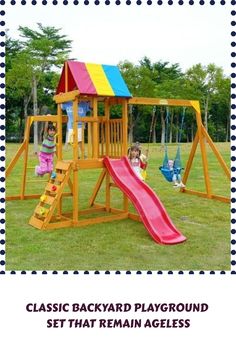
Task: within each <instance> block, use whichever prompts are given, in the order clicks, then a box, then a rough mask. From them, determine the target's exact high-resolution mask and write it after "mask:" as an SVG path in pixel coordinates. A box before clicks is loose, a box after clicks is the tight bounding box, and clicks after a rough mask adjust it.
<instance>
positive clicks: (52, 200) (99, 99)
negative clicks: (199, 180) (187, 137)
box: [6, 61, 230, 230]
mask: <svg viewBox="0 0 236 354" xmlns="http://www.w3.org/2000/svg"><path fill="white" fill-rule="evenodd" d="M54 101H55V103H56V104H57V114H56V115H47V116H31V117H28V119H27V122H26V127H25V135H24V141H23V143H22V145H21V146H20V148H19V150H18V151H17V153H16V155H15V157H14V158H13V160H12V161H11V162H10V164H9V166H8V168H7V170H6V177H8V176H9V175H10V173H11V172H12V170H13V168H14V166H15V165H16V163H17V161H18V159H19V157H20V156H21V155H23V158H24V164H23V173H22V180H21V189H20V194H19V195H16V196H7V198H6V199H7V200H16V199H21V200H24V199H32V198H39V202H38V204H37V206H36V208H35V210H34V212H33V215H32V217H31V218H30V221H29V223H30V225H32V226H34V227H36V228H38V229H44V230H45V229H55V228H62V227H78V226H85V225H91V224H96V223H101V222H108V221H113V220H120V219H125V218H131V219H133V220H140V216H138V215H136V214H134V213H131V212H130V211H129V206H128V204H129V198H128V196H127V194H126V193H123V208H122V209H116V208H113V207H112V205H111V202H112V201H111V188H113V187H117V184H116V183H115V182H114V180H112V178H111V175H110V174H109V171H108V169H107V167H106V165H105V164H104V157H106V156H107V157H109V158H111V159H121V158H122V156H126V155H127V149H128V139H127V132H128V105H130V104H132V105H150V106H158V105H159V106H180V107H191V108H192V109H193V111H194V112H195V115H196V122H197V132H196V135H195V138H194V141H193V144H192V148H191V152H190V156H189V159H188V161H187V164H186V167H185V170H184V174H183V178H182V180H183V183H184V184H185V185H186V188H182V189H181V192H183V193H188V194H195V195H197V196H200V197H204V198H209V199H216V200H219V201H223V202H229V198H227V197H224V196H219V195H215V194H213V193H212V189H211V182H210V175H209V169H208V161H207V151H206V143H208V145H209V147H210V148H211V149H212V151H213V153H214V154H215V156H216V158H217V160H218V161H219V164H220V166H221V167H222V169H223V171H224V172H225V174H226V176H227V177H228V178H229V179H230V171H229V168H228V167H227V165H226V163H225V161H224V160H223V158H222V156H221V155H220V153H219V151H218V150H217V148H216V146H215V145H214V143H213V141H212V139H211V138H210V136H209V134H208V133H207V131H206V129H205V128H204V126H203V123H202V119H201V112H200V105H199V102H198V101H189V100H175V99H160V98H142V97H132V96H131V94H130V92H129V90H128V88H127V86H126V84H125V82H124V80H123V78H122V76H121V74H120V72H119V69H118V67H116V66H109V65H98V64H85V63H81V62H76V61H68V62H66V63H65V64H64V68H63V71H62V74H61V78H60V81H59V84H58V87H57V92H56V95H55V96H54ZM82 101H85V102H89V103H90V106H91V114H90V116H88V117H83V118H82V117H80V116H79V115H78V104H79V103H80V102H82ZM65 102H73V139H72V140H73V141H72V143H71V145H72V158H71V160H64V158H63V149H62V146H63V144H62V127H63V124H66V123H67V116H66V115H64V114H63V112H62V107H61V105H62V104H63V103H65ZM98 105H102V107H103V112H104V114H103V115H102V116H101V115H99V112H98ZM116 105H120V106H121V108H122V117H121V118H111V116H110V112H111V108H112V107H113V106H116ZM35 121H42V122H46V121H52V122H53V123H54V124H55V125H56V128H57V137H56V139H57V143H56V146H57V152H56V158H57V162H55V172H54V173H53V174H52V175H51V176H50V178H49V180H48V182H47V183H46V186H45V190H44V191H43V193H42V194H26V193H25V187H26V175H27V171H28V170H27V166H28V147H29V137H30V126H31V124H32V123H33V122H35ZM79 121H81V122H83V123H86V124H87V142H86V144H87V145H86V156H85V143H84V139H83V140H82V148H81V152H79V147H78V143H77V141H78V129H77V127H78V122H79ZM198 144H199V145H200V151H201V156H202V166H203V174H204V181H205V188H206V191H205V192H204V193H203V192H199V191H196V190H191V189H188V188H187V181H188V177H189V173H190V170H191V167H192V163H193V159H194V156H195V153H196V149H197V146H198ZM79 153H80V158H78V156H79ZM83 169H100V170H101V173H100V176H99V178H98V180H97V183H96V185H95V186H94V189H93V191H92V194H91V197H90V200H89V203H88V208H87V209H83V210H81V208H80V200H79V188H80V180H79V174H78V172H79V171H80V170H83ZM103 182H104V183H105V193H106V195H105V204H104V205H100V204H97V203H96V202H95V201H96V197H97V195H98V192H99V190H100V188H101V186H102V184H103ZM68 186H69V190H70V191H69V192H65V187H68ZM68 196H71V197H72V199H73V201H72V204H73V210H72V211H71V212H63V198H64V197H68ZM101 211H103V212H104V213H103V214H106V215H100V216H99V215H98V216H96V217H91V218H84V217H83V216H84V215H87V214H89V213H95V212H101Z"/></svg>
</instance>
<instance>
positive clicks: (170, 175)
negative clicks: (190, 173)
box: [159, 166, 183, 182]
mask: <svg viewBox="0 0 236 354" xmlns="http://www.w3.org/2000/svg"><path fill="white" fill-rule="evenodd" d="M159 170H160V171H161V173H162V174H163V176H164V177H165V179H166V180H167V181H168V182H172V181H173V175H174V174H176V175H177V176H178V175H179V174H181V170H183V168H175V169H173V170H170V169H169V168H168V167H164V166H160V167H159Z"/></svg>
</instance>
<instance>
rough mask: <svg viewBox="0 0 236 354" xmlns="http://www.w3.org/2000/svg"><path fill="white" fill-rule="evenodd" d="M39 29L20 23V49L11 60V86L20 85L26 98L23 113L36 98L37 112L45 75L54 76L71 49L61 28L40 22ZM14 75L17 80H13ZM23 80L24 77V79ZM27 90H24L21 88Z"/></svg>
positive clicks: (26, 112)
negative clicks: (39, 92) (23, 25)
mask: <svg viewBox="0 0 236 354" xmlns="http://www.w3.org/2000/svg"><path fill="white" fill-rule="evenodd" d="M37 25H38V30H32V29H30V28H28V27H22V26H20V27H19V31H20V36H21V37H22V38H23V40H22V41H21V42H20V51H19V52H18V53H17V55H16V56H15V58H14V60H12V67H11V68H10V69H9V72H8V76H9V85H10V87H15V88H16V87H17V88H18V89H19V88H20V90H21V91H20V90H19V92H21V93H22V95H21V96H22V100H23V101H24V115H25V116H27V115H28V106H29V103H30V102H33V114H34V115H37V114H38V106H39V103H38V91H39V90H40V89H41V90H42V89H44V87H43V85H45V82H46V81H47V80H46V76H48V78H53V75H50V73H52V72H55V70H56V68H57V67H59V66H61V65H62V64H63V62H64V61H65V60H67V59H68V55H69V53H70V51H71V40H69V39H67V38H66V36H65V35H61V34H60V33H59V32H60V31H61V29H60V28H59V29H58V28H54V27H47V26H46V27H44V26H43V25H42V24H40V23H38V24H37ZM19 64H20V65H21V69H20V70H21V79H20V78H18V77H19V75H17V73H18V69H19V66H20V65H19ZM14 78H15V79H16V80H17V84H16V83H14ZM22 81H25V82H24V83H22ZM49 86H50V85H49ZM46 90H47V89H46V88H45V91H46ZM22 91H24V92H22ZM34 142H35V145H34V149H35V152H36V151H37V146H38V131H37V124H36V123H35V130H34Z"/></svg>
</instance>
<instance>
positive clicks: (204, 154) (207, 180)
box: [196, 111, 212, 198]
mask: <svg viewBox="0 0 236 354" xmlns="http://www.w3.org/2000/svg"><path fill="white" fill-rule="evenodd" d="M196 119H197V127H198V136H199V143H200V149H201V155H202V165H203V173H204V179H205V186H206V193H207V197H208V198H211V195H212V192H211V182H210V177H209V170H208V162H207V152H206V142H205V140H206V139H205V136H204V135H203V134H202V127H203V125H202V119H201V113H200V111H199V112H198V111H196Z"/></svg>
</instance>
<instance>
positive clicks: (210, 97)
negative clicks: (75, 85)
mask: <svg viewBox="0 0 236 354" xmlns="http://www.w3.org/2000/svg"><path fill="white" fill-rule="evenodd" d="M37 26H38V28H37V30H33V29H31V28H29V27H23V26H20V27H19V34H20V39H14V38H10V37H9V36H7V38H6V54H7V55H6V87H7V89H6V90H7V135H14V134H15V135H16V134H17V133H18V132H21V133H23V129H24V120H25V118H26V117H27V116H28V115H31V114H36V113H39V114H45V113H46V112H48V111H50V112H52V113H54V112H55V104H54V102H53V99H52V97H53V94H54V92H55V88H56V86H57V84H58V80H59V76H60V72H59V69H61V67H62V65H63V63H64V61H66V60H67V59H68V57H69V55H70V52H71V44H72V42H71V40H70V39H68V38H67V37H66V36H65V35H63V34H61V29H60V28H54V27H47V26H43V25H42V24H40V23H38V24H37ZM118 66H119V68H120V70H121V73H122V75H123V77H124V79H125V82H126V84H127V86H128V88H129V90H130V92H131V93H132V95H133V96H137V97H159V98H167V99H168V98H175V99H187V100H199V101H200V104H201V109H202V117H203V122H204V124H205V127H206V129H207V130H208V131H209V133H210V135H211V136H212V138H213V139H214V140H216V141H228V140H229V127H230V123H229V122H230V78H229V77H226V76H225V75H224V73H223V70H222V68H220V67H217V66H216V65H215V64H214V63H211V64H209V65H207V66H204V65H202V64H200V63H199V64H197V65H193V66H192V67H191V68H189V69H188V70H186V72H183V71H182V69H181V67H180V66H179V64H178V63H170V62H168V61H164V60H157V61H156V62H152V61H151V60H150V59H149V58H148V57H144V58H142V59H140V61H139V63H137V64H133V63H132V62H130V61H128V60H125V61H123V62H120V63H119V64H118ZM60 71H61V70H60ZM111 114H112V116H114V117H118V116H120V114H121V109H120V107H119V106H117V107H114V108H113V109H112V112H111ZM182 114H183V109H182V108H179V107H174V108H173V107H172V108H170V110H169V119H168V124H166V123H167V121H166V117H167V109H166V107H164V106H163V107H156V108H155V107H151V106H139V105H133V106H129V127H128V128H129V140H130V142H132V141H135V140H139V141H143V142H148V141H149V140H150V141H151V142H156V141H159V142H162V143H164V142H165V141H166V140H167V141H168V142H175V141H178V136H179V132H180V122H181V119H182V118H181V117H182ZM151 122H153V129H152V130H151V129H150V128H151ZM195 131H196V123H195V119H194V115H193V112H192V110H191V109H186V114H185V122H184V128H183V131H182V139H183V141H192V139H193V137H194V133H195ZM150 133H151V134H150Z"/></svg>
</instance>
